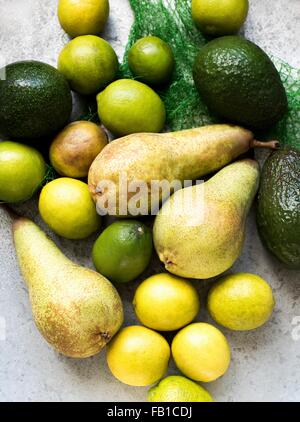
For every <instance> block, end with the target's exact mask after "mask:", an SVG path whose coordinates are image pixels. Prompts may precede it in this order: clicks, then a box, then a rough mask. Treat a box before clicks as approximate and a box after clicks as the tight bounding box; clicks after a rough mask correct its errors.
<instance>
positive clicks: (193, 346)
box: [0, 0, 300, 402]
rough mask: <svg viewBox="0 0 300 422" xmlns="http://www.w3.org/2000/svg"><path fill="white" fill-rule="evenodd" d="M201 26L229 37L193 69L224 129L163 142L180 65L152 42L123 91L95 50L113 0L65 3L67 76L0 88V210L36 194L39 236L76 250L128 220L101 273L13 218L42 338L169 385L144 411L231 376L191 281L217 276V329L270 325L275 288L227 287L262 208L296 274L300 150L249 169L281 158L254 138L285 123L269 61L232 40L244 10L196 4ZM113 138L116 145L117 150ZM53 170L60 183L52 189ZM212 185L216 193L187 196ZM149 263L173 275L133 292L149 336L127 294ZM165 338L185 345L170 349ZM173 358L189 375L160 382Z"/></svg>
mask: <svg viewBox="0 0 300 422" xmlns="http://www.w3.org/2000/svg"><path fill="white" fill-rule="evenodd" d="M190 12H191V14H192V17H193V19H194V21H195V25H196V26H197V27H198V28H199V30H200V31H202V32H203V33H205V34H209V35H210V36H214V37H216V36H220V38H215V39H214V40H212V41H210V42H208V43H207V44H206V45H205V46H204V47H202V48H199V53H198V56H197V57H196V59H195V63H194V69H193V79H194V83H195V86H196V88H197V90H198V92H199V101H203V102H204V103H205V104H206V106H207V107H208V108H209V110H210V111H211V113H213V114H214V115H215V116H216V117H217V119H218V121H221V123H219V124H214V125H209V126H202V127H196V128H189V129H186V130H183V131H177V132H166V133H160V132H162V131H163V130H164V128H165V123H166V117H167V113H166V107H165V104H164V101H163V98H162V97H161V96H160V95H159V94H160V92H161V90H162V89H163V87H165V86H167V85H168V84H169V83H170V82H171V81H172V77H173V74H174V72H176V66H179V65H180V58H179V57H176V55H175V54H174V52H173V50H172V48H171V47H170V45H169V44H168V43H167V42H166V41H165V40H162V39H160V38H159V37H157V36H155V34H153V35H150V36H146V37H143V38H141V39H139V40H137V42H135V43H134V45H132V47H131V48H130V50H129V51H128V65H129V67H130V70H131V73H132V75H133V76H134V77H133V78H132V79H130V78H126V79H117V78H118V76H120V72H119V63H118V58H117V55H116V53H115V52H114V50H113V48H112V47H111V45H110V44H109V43H108V42H107V41H105V40H104V39H102V38H100V37H99V33H101V31H102V30H103V28H104V26H105V24H106V21H107V18H108V15H109V2H108V0H91V1H89V2H85V1H83V0H78V1H76V2H74V1H72V0H60V1H59V6H58V18H59V21H60V24H61V26H62V27H63V29H64V30H65V31H66V32H67V33H68V34H69V35H70V36H71V37H73V39H72V40H71V41H69V42H68V44H67V45H66V46H65V47H64V48H63V50H62V51H61V53H60V55H59V58H58V68H57V69H55V68H53V67H52V66H49V65H48V64H45V63H41V62H37V61H24V62H17V63H12V64H10V65H8V66H6V69H5V72H6V73H5V74H6V77H5V79H3V80H0V132H1V133H3V134H4V135H5V136H7V139H12V140H5V141H3V142H1V143H0V201H1V202H4V203H7V204H18V203H21V202H24V201H26V200H28V199H30V198H31V197H32V196H33V195H35V194H36V193H37V192H39V191H40V192H39V199H38V205H39V212H40V215H41V217H42V219H43V221H44V222H45V223H46V224H47V225H48V226H49V227H50V228H51V229H52V230H53V232H55V233H56V234H57V235H59V236H62V237H64V238H67V239H71V240H77V239H85V238H87V237H88V236H90V235H91V234H93V233H99V232H100V229H101V226H102V222H103V217H104V216H107V215H110V216H113V217H117V218H118V219H117V221H115V222H113V223H112V224H110V225H108V227H106V228H105V229H104V230H103V231H102V232H101V234H100V235H99V237H98V238H97V240H96V242H95V244H94V247H93V251H92V260H93V263H94V266H95V269H96V270H97V271H92V270H90V269H87V268H83V267H81V266H79V265H77V264H75V263H73V262H71V261H70V260H69V259H68V258H67V257H66V256H65V255H64V254H63V253H62V252H61V251H60V250H59V249H58V248H57V247H56V245H55V244H54V243H53V242H52V241H51V240H50V239H49V238H47V237H46V235H45V234H44V233H43V232H42V230H41V229H40V228H39V227H38V226H37V225H36V224H35V223H33V222H32V221H30V220H28V219H27V218H24V217H20V216H18V215H16V214H14V213H13V212H12V210H11V209H9V212H10V213H11V216H12V219H13V236H14V241H15V248H16V253H17V256H18V260H19V264H20V268H21V271H22V274H23V276H24V279H25V280H26V284H27V286H28V290H29V295H30V300H31V305H32V313H33V317H34V320H35V323H36V325H37V327H38V329H39V330H40V332H41V334H42V335H43V336H44V338H45V339H46V340H47V342H48V343H49V344H50V345H52V346H53V347H54V348H55V349H56V350H57V351H58V352H59V353H62V354H64V355H66V356H69V357H72V358H86V357H89V356H93V355H95V354H97V353H98V352H100V351H101V350H102V349H103V348H104V347H105V346H107V363H108V367H109V368H110V370H111V372H112V374H113V375H114V376H115V377H116V378H117V379H118V380H120V381H121V382H123V383H125V384H128V385H131V386H150V385H152V384H154V383H157V382H159V381H160V382H159V384H158V385H156V386H155V387H152V388H151V389H150V391H149V395H148V399H149V401H178V402H184V401H207V402H209V401H212V400H213V399H212V397H211V396H210V394H209V393H208V392H207V391H206V390H205V389H204V388H203V387H202V386H200V385H199V384H197V382H204V383H207V382H211V381H214V380H216V379H218V378H219V377H221V376H223V375H224V374H225V373H226V371H227V370H228V368H229V365H230V358H231V352H230V346H229V343H228V340H227V339H226V337H225V336H224V335H223V333H222V332H221V331H220V330H219V328H216V327H215V326H213V325H211V324H208V323H204V322H194V321H195V320H196V318H197V316H198V314H199V310H200V298H199V295H198V292H197V290H196V288H195V282H191V281H190V280H188V279H197V280H199V279H210V278H212V277H218V276H221V277H220V278H218V280H217V281H216V282H215V283H214V284H213V285H212V287H211V289H210V291H209V294H208V298H207V309H208V312H209V314H210V316H211V318H212V319H213V320H214V321H215V322H216V323H217V324H218V325H219V326H223V327H226V328H227V329H230V330H235V331H246V330H254V329H257V328H259V327H261V326H262V325H263V324H265V323H266V322H267V321H268V320H269V319H270V317H271V315H272V312H273V309H274V305H275V299H274V296H273V292H272V289H271V287H270V285H269V284H268V283H267V282H266V281H265V280H263V279H262V278H261V277H260V276H259V275H256V274H249V273H238V274H226V275H223V274H224V273H225V272H226V271H227V270H229V269H230V268H231V267H232V266H233V264H234V263H235V262H236V260H237V259H238V258H239V256H240V254H241V252H242V249H243V245H244V238H245V227H246V222H247V215H248V213H249V210H250V208H251V206H252V204H253V201H254V199H255V197H256V195H257V193H258V209H257V226H258V229H259V231H260V234H261V237H262V239H263V241H264V243H265V245H266V247H267V248H268V249H269V251H270V252H272V253H273V254H274V256H276V257H277V259H278V260H280V261H281V262H282V263H283V264H284V265H286V266H288V267H291V268H294V269H296V270H297V269H298V270H299V269H300V151H299V150H297V149H295V148H284V149H280V148H279V149H278V150H276V151H272V153H271V154H270V156H269V158H268V159H267V161H266V163H265V165H264V168H263V171H262V174H261V171H260V168H259V165H258V163H257V162H256V161H255V160H253V159H251V158H247V154H248V152H249V150H251V149H252V148H269V149H271V150H274V149H277V148H278V142H277V141H268V142H260V141H258V140H256V139H255V135H254V133H253V132H254V131H255V132H256V135H257V131H258V130H259V131H260V130H265V129H267V128H270V127H273V126H274V125H275V124H276V123H278V122H280V121H281V119H282V118H284V116H285V114H286V112H287V96H286V92H285V89H284V86H283V84H282V82H281V79H280V75H279V74H278V72H277V70H276V68H275V66H274V64H273V63H272V61H271V59H270V58H269V57H268V56H267V54H266V53H265V52H264V51H262V50H261V49H260V48H259V47H258V46H256V45H255V44H253V43H252V42H250V41H248V40H245V39H244V38H242V37H239V36H237V35H234V34H235V33H236V32H237V31H238V30H239V29H240V27H241V26H242V24H243V23H244V21H245V19H246V17H247V13H248V0H238V1H237V0H226V1H225V0H218V1H214V0H210V1H208V0H193V1H192V3H191V10H190ZM71 90H72V91H74V92H77V93H79V94H81V95H85V96H93V97H94V98H96V101H97V107H98V116H99V120H100V122H101V124H102V126H100V125H98V124H97V123H94V122H91V121H84V120H80V121H75V122H70V115H71V111H72V95H71ZM200 99H201V100H200ZM236 124H239V125H242V126H243V127H240V126H236ZM109 133H110V134H112V135H113V136H114V137H116V138H118V139H115V140H113V141H111V142H109V136H108V134H109ZM279 141H280V140H279ZM33 144H34V145H35V146H38V147H37V148H38V149H41V150H43V151H44V150H45V146H46V150H47V153H46V155H45V154H44V155H43V154H42V153H41V152H40V151H39V150H38V149H35V148H34V147H33V146H32V145H33ZM39 146H40V147H39ZM49 168H53V169H55V172H56V174H57V177H55V178H54V180H51V181H49V180H48V177H47V172H48V171H49ZM204 177H205V183H192V182H193V181H196V180H197V181H199V179H201V178H204ZM47 182H48V183H47ZM187 182H190V183H187ZM145 216H148V218H146V219H145V220H144V221H142V218H144V217H145ZM152 216H154V217H153V218H151V217H152ZM121 217H122V218H121ZM152 223H153V224H152ZM153 246H154V248H153ZM153 249H155V251H156V254H157V256H158V258H159V260H160V261H161V262H162V264H163V265H164V267H165V269H166V272H164V273H161V274H156V275H152V276H150V277H149V278H146V279H144V280H143V281H142V282H141V283H140V284H139V286H138V288H137V289H136V291H135V295H134V298H133V308H134V311H135V314H136V317H137V319H138V320H139V321H140V323H141V325H137V326H126V327H125V328H121V327H122V324H123V321H124V313H123V305H122V301H121V298H120V295H119V293H118V286H119V284H120V283H129V282H131V281H133V280H136V279H138V278H139V277H142V278H145V277H143V276H142V274H143V273H144V271H145V270H146V269H147V268H148V267H149V264H150V261H151V258H152V255H153ZM41 251H43V254H41ZM201 299H202V298H201ZM167 332H173V333H174V332H175V333H174V336H173V339H172V342H171V346H170V345H169V343H168V341H167V340H166V338H165V337H164V335H163V333H167ZM171 355H172V357H173V359H174V362H175V364H176V366H177V368H178V370H179V371H180V372H181V373H182V374H183V375H184V376H181V375H178V376H177V375H176V376H170V377H166V378H165V379H163V380H162V381H161V379H162V378H163V377H164V375H165V373H166V372H167V368H168V363H169V360H170V356H171Z"/></svg>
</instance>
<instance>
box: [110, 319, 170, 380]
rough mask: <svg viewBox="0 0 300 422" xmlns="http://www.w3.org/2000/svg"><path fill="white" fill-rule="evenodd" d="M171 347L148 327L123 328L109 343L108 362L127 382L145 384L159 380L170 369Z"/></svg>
mask: <svg viewBox="0 0 300 422" xmlns="http://www.w3.org/2000/svg"><path fill="white" fill-rule="evenodd" d="M169 359H170V346H169V344H168V343H167V341H166V340H165V339H164V337H163V336H162V335H160V334H158V333H156V332H155V331H152V330H149V328H146V327H141V326H131V327H126V328H123V329H122V330H121V331H120V332H119V333H118V334H117V335H116V336H115V337H114V338H113V339H112V341H111V342H110V343H109V345H108V348H107V363H108V366H109V369H110V370H111V372H112V374H113V375H114V376H115V377H116V378H117V379H118V380H119V381H121V382H123V383H124V384H128V385H131V386H136V387H143V386H147V385H150V384H153V383H155V382H157V381H158V380H159V379H160V378H162V377H163V376H164V374H165V373H166V371H167V367H168V362H169Z"/></svg>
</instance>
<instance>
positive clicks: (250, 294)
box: [207, 273, 275, 331]
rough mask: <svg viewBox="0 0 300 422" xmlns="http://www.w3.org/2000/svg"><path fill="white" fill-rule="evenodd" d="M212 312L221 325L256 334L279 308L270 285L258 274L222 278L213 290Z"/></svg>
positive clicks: (211, 297)
mask: <svg viewBox="0 0 300 422" xmlns="http://www.w3.org/2000/svg"><path fill="white" fill-rule="evenodd" d="M207 305H208V310H209V312H210V314H211V316H212V318H213V319H214V320H215V321H217V322H218V324H221V325H223V326H224V327H227V328H230V329H231V330H240V331H246V330H253V329H255V328H258V327H260V326H261V325H263V324H265V322H267V321H268V320H269V318H270V317H271V315H272V312H273V308H274V305H275V301H274V297H273V293H272V289H271V287H270V286H269V284H268V283H267V282H266V281H265V280H263V279H262V278H261V277H259V276H257V275H255V274H247V273H239V274H232V275H228V276H226V277H223V278H221V279H220V280H219V281H218V282H217V283H216V284H215V285H214V286H213V287H212V289H211V290H210V292H209V295H208V304H207Z"/></svg>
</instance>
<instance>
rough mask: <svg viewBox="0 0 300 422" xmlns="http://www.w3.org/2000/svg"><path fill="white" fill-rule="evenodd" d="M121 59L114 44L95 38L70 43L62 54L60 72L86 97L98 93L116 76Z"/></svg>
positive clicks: (59, 61)
mask: <svg viewBox="0 0 300 422" xmlns="http://www.w3.org/2000/svg"><path fill="white" fill-rule="evenodd" d="M118 68H119V64H118V58H117V55H116V53H115V51H114V49H113V48H112V47H111V45H110V44H109V43H108V42H107V41H105V40H104V39H103V38H100V37H96V36H95V35H84V36H82V37H77V38H74V39H73V40H71V41H70V42H69V43H68V44H67V45H66V46H65V47H64V48H63V49H62V51H61V53H60V55H59V58H58V70H59V71H60V72H61V73H62V74H63V75H64V76H65V78H66V79H67V80H68V82H69V84H70V86H71V88H72V89H73V90H74V91H76V92H78V93H79V94H83V95H90V94H96V93H98V92H99V91H100V90H102V89H103V88H105V87H106V86H107V85H108V84H110V83H111V82H112V81H113V80H114V79H115V78H116V76H117V72H118Z"/></svg>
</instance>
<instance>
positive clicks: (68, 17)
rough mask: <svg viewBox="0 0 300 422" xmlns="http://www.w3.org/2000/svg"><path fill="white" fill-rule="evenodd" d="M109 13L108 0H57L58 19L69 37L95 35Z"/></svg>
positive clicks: (100, 29) (103, 24)
mask: <svg viewBox="0 0 300 422" xmlns="http://www.w3.org/2000/svg"><path fill="white" fill-rule="evenodd" d="M108 15H109V2H108V0H88V1H87V0H59V2H58V19H59V22H60V24H61V26H62V28H63V29H64V30H65V31H66V32H67V34H69V35H70V36H71V37H78V36H79V35H97V34H99V33H100V32H102V31H103V29H104V26H105V24H106V21H107V18H108Z"/></svg>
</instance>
